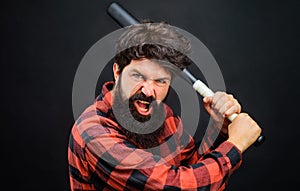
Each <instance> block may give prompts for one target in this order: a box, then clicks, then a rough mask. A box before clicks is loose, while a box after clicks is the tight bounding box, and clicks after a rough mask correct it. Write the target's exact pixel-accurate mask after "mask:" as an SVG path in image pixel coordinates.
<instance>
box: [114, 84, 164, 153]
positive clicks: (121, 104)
mask: <svg viewBox="0 0 300 191" xmlns="http://www.w3.org/2000/svg"><path fill="white" fill-rule="evenodd" d="M119 79H121V78H119ZM119 84H120V81H119V83H117V84H116V87H115V93H114V102H113V106H112V110H113V114H114V116H115V118H116V121H117V122H118V123H119V124H120V126H121V130H122V132H123V133H124V135H125V136H126V137H128V138H129V139H130V140H131V141H132V142H133V143H134V144H135V145H137V146H138V147H141V148H143V149H148V148H152V147H155V146H158V145H159V141H158V140H159V137H163V136H164V126H165V125H164V122H165V116H166V114H165V108H164V103H163V102H161V103H159V104H158V103H157V101H156V100H155V99H154V98H153V97H147V96H145V94H143V93H142V92H140V91H138V92H136V93H135V94H134V95H132V96H131V97H130V98H128V99H124V98H123V97H122V92H121V87H120V85H119ZM136 100H142V101H146V102H149V103H150V105H149V109H150V108H151V109H152V112H151V113H150V114H149V115H141V114H140V113H139V112H138V111H137V108H136V106H135V105H134V102H135V101H136Z"/></svg>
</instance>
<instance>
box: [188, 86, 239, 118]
mask: <svg viewBox="0 0 300 191" xmlns="http://www.w3.org/2000/svg"><path fill="white" fill-rule="evenodd" d="M193 88H194V89H195V90H196V91H197V92H198V93H199V94H200V95H202V96H203V97H210V96H213V95H214V92H213V91H211V89H209V88H208V87H207V86H206V85H205V84H204V83H203V82H201V81H200V80H196V81H195V83H194V84H193ZM236 117H237V114H236V113H234V114H231V115H230V116H228V117H227V118H228V119H229V120H230V121H233V120H234V119H235V118H236Z"/></svg>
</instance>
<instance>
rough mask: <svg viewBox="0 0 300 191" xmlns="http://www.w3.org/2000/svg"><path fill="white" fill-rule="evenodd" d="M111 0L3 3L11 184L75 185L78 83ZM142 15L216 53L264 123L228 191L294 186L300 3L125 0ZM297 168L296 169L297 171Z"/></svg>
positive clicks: (7, 177) (4, 116)
mask: <svg viewBox="0 0 300 191" xmlns="http://www.w3.org/2000/svg"><path fill="white" fill-rule="evenodd" d="M111 2H112V1H109V0H98V1H96V0H88V1H87V0H73V1H67V0H60V1H50V0H49V1H40V0H26V1H21V0H20V1H15V0H12V1H9V2H5V3H2V5H1V9H2V10H1V20H2V21H1V25H2V27H1V28H2V29H1V74H2V75H1V84H2V86H1V106H2V110H1V121H2V124H1V130H2V131H1V132H2V133H1V135H2V136H1V159H2V160H1V161H2V170H1V181H3V184H4V183H6V184H7V182H11V183H12V184H8V186H9V187H10V189H11V190H14V189H20V190H56V191H60V190H69V182H68V171H67V144H68V136H69V132H70V129H71V126H72V124H73V122H74V118H73V113H72V85H73V80H74V76H75V72H76V69H77V67H78V65H79V64H80V61H81V59H82V58H83V56H84V55H85V53H86V52H87V51H88V50H89V48H90V47H91V46H92V45H93V44H94V43H96V42H97V41H98V40H99V39H101V38H102V37H103V36H105V35H107V34H109V33H110V32H112V31H114V30H116V29H118V28H119V26H118V25H117V24H116V23H115V22H114V21H112V19H111V18H110V17H109V16H108V15H107V14H106V12H105V9H106V7H107V6H108V5H109V4H110V3H111ZM118 2H120V3H121V4H123V5H124V6H125V7H126V8H127V9H128V10H130V11H131V12H132V13H134V15H135V16H137V17H138V18H151V19H152V20H154V21H159V20H166V21H168V22H169V23H170V24H172V25H174V26H177V27H179V28H181V29H184V30H186V31H188V32H189V33H191V34H193V35H195V36H196V37H197V38H198V39H199V40H201V41H202V42H203V43H204V44H205V45H206V46H207V47H208V49H209V50H210V51H211V53H212V54H213V55H214V58H215V59H216V61H217V63H218V64H219V67H220V69H221V71H222V74H223V76H224V80H225V83H226V88H227V91H228V92H229V93H233V94H234V95H235V96H236V97H237V98H238V99H239V100H240V102H241V104H242V106H243V110H244V111H247V112H248V113H249V114H250V115H252V116H253V117H254V118H255V119H256V120H257V121H258V123H259V124H260V125H261V127H262V128H263V130H264V134H265V135H266V137H267V140H266V142H265V143H264V144H263V145H262V146H261V147H259V148H254V147H251V148H250V149H249V150H248V151H247V152H246V153H245V154H244V159H243V164H242V166H241V168H240V169H239V170H238V171H237V172H236V173H235V174H234V175H233V176H232V178H231V180H230V184H229V189H228V190H231V191H236V190H243V191H248V190H249V191H250V190H256V191H265V190H277V189H278V190H279V189H282V190H289V188H291V187H292V186H293V185H295V184H296V181H297V179H298V176H297V173H298V172H299V165H298V159H299V157H298V154H297V153H298V150H297V148H298V145H299V143H298V141H297V138H298V137H299V124H298V123H297V122H298V119H297V117H298V113H299V112H298V111H299V109H298V108H299V105H298V99H299V85H298V81H299V80H297V75H299V71H298V67H297V64H298V62H299V54H298V50H299V48H298V47H299V30H298V29H299V13H298V11H299V8H300V6H299V1H296V0H295V1H292V0H288V1H268V0H267V1H266V0H253V1H238V0H229V1H221V0H220V1H211V0H200V1H199V0H185V1H174V0H164V1H159V0H152V1H140V0H131V1H125V0H120V1H118ZM295 173H296V174H295Z"/></svg>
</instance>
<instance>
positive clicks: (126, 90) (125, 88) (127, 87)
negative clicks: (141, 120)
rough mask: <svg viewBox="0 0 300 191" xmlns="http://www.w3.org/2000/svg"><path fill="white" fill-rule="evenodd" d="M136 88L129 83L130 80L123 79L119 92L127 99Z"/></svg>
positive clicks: (134, 84)
mask: <svg viewBox="0 0 300 191" xmlns="http://www.w3.org/2000/svg"><path fill="white" fill-rule="evenodd" d="M135 87H136V83H133V82H131V81H130V80H127V79H124V80H122V83H121V90H122V94H123V97H124V98H125V99H128V98H129V97H130V96H132V95H133V94H134V89H135Z"/></svg>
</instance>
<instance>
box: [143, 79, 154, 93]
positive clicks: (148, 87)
mask: <svg viewBox="0 0 300 191" xmlns="http://www.w3.org/2000/svg"><path fill="white" fill-rule="evenodd" d="M142 92H143V93H144V94H145V96H147V97H150V96H153V97H155V91H154V84H153V81H152V80H147V81H145V82H144V83H143V87H142Z"/></svg>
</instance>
